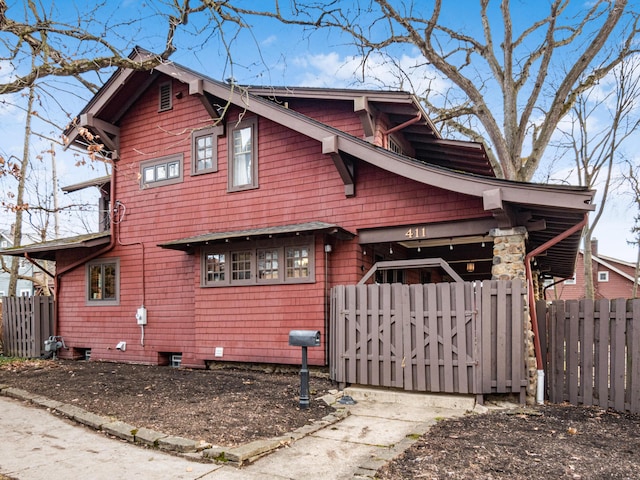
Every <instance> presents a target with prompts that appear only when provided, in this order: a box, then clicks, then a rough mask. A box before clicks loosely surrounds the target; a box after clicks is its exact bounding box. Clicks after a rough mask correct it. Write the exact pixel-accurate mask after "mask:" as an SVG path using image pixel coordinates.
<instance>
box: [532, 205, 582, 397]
mask: <svg viewBox="0 0 640 480" xmlns="http://www.w3.org/2000/svg"><path fill="white" fill-rule="evenodd" d="M588 219H589V216H588V214H587V213H585V214H584V218H583V219H582V221H581V222H580V223H578V224H576V225H574V226H573V227H571V228H570V229H569V230H566V231H564V232H562V233H561V234H560V235H558V236H556V237H554V238H552V239H551V240H549V241H547V242H545V243H543V244H542V245H540V246H539V247H538V248H536V249H534V250H532V251H531V252H529V253H528V254H527V256H526V257H525V261H524V268H525V272H526V278H527V290H528V296H529V313H530V315H531V328H532V329H533V347H534V350H535V355H536V369H537V371H538V389H537V392H536V403H538V404H539V405H543V404H544V365H543V364H542V348H541V346H540V335H539V331H540V330H539V328H538V315H537V313H536V308H535V307H536V298H535V294H534V292H533V273H532V271H531V260H533V258H534V257H535V256H536V255H539V254H541V253H542V252H545V251H546V250H548V249H549V248H551V247H553V246H554V245H556V244H558V243H560V242H561V241H562V240H564V239H565V238H567V237H569V236H570V235H573V234H574V233H575V232H577V231H578V230H581V229H582V228H583V227H584V226H585V225H586V224H587V221H588Z"/></svg>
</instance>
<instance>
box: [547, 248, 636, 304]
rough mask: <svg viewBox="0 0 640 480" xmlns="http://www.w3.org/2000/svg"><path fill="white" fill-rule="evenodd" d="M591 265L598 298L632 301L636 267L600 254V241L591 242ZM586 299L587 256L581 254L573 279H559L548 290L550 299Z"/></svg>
mask: <svg viewBox="0 0 640 480" xmlns="http://www.w3.org/2000/svg"><path fill="white" fill-rule="evenodd" d="M591 263H592V271H593V286H594V292H595V299H596V300H598V299H601V298H607V299H610V300H612V299H615V298H632V297H633V282H634V281H635V274H636V266H635V264H633V263H631V262H625V261H624V260H619V259H617V258H613V257H607V256H604V255H600V254H599V253H598V241H597V240H595V239H594V240H592V241H591ZM581 298H585V276H584V253H583V252H582V251H580V252H579V253H578V259H577V262H576V269H575V273H574V276H573V278H570V279H566V280H560V281H559V282H557V283H554V284H553V286H551V287H550V288H547V290H546V299H547V300H579V299H581Z"/></svg>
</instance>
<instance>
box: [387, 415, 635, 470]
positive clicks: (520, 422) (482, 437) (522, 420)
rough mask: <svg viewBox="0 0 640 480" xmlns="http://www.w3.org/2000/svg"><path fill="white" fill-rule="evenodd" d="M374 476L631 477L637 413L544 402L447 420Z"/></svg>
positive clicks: (633, 462)
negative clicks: (538, 405) (521, 407)
mask: <svg viewBox="0 0 640 480" xmlns="http://www.w3.org/2000/svg"><path fill="white" fill-rule="evenodd" d="M378 478H380V479H383V480H397V479H409V478H411V479H413V478H416V479H417V478H425V479H447V480H458V479H465V480H467V479H512V480H525V479H531V478H540V479H547V478H548V479H590V480H591V479H602V480H604V479H638V478H640V417H639V416H633V415H626V414H619V413H615V412H611V411H604V410H600V409H595V408H584V407H575V406H570V405H546V406H541V407H533V408H523V409H515V410H513V409H512V410H509V411H498V412H492V413H488V414H483V415H469V416H466V417H463V418H460V419H452V420H447V421H443V422H441V423H439V424H437V425H436V426H435V427H433V428H432V429H431V430H430V431H429V433H427V435H425V436H423V437H422V438H420V439H419V440H418V441H417V442H416V443H415V444H414V445H413V446H412V447H411V448H410V449H408V450H407V451H405V453H404V454H402V455H401V456H400V457H399V458H397V459H396V460H395V461H393V462H392V463H390V464H388V465H386V466H385V467H383V468H382V469H381V470H380V471H379V472H378Z"/></svg>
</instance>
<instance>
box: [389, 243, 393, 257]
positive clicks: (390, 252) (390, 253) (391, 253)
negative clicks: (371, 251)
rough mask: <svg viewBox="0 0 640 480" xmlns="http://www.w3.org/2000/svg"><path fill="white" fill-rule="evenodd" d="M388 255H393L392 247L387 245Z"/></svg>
mask: <svg viewBox="0 0 640 480" xmlns="http://www.w3.org/2000/svg"><path fill="white" fill-rule="evenodd" d="M389 255H393V247H392V246H391V245H389Z"/></svg>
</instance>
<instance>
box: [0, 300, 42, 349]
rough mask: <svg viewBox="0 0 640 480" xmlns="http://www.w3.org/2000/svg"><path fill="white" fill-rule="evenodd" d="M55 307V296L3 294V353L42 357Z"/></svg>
mask: <svg viewBox="0 0 640 480" xmlns="http://www.w3.org/2000/svg"><path fill="white" fill-rule="evenodd" d="M54 318H55V308H54V299H53V297H46V296H42V295H35V296H32V297H27V296H23V297H3V299H2V343H3V346H4V354H5V355H6V356H12V357H23V358H39V357H40V356H42V354H43V353H44V341H45V340H46V339H47V338H49V337H50V336H51V335H53V334H54V333H53V328H54Z"/></svg>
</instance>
